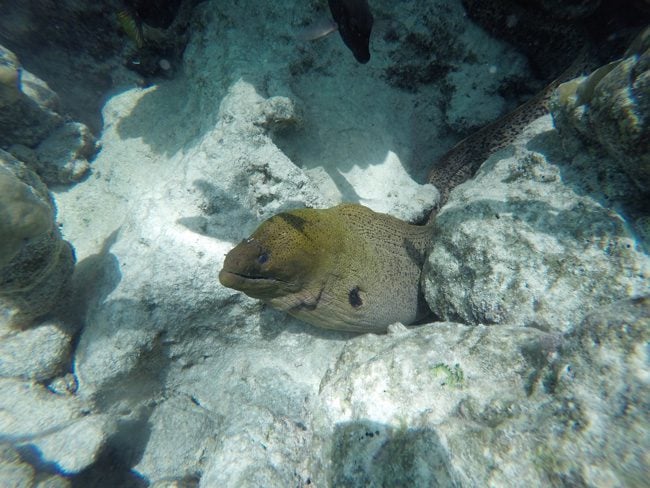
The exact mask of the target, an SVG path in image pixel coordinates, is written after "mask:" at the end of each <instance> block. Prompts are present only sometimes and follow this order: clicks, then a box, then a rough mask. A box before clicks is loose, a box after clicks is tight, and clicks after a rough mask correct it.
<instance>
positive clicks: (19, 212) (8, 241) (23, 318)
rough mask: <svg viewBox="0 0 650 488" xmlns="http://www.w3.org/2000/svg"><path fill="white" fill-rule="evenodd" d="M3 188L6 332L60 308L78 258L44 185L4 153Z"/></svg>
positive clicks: (0, 269)
mask: <svg viewBox="0 0 650 488" xmlns="http://www.w3.org/2000/svg"><path fill="white" fill-rule="evenodd" d="M0 188H2V191H1V192H0V209H1V210H2V213H1V214H0V232H1V233H2V235H3V240H2V244H0V249H2V255H1V256H0V331H4V330H5V329H6V328H7V327H9V326H26V325H29V323H30V322H31V321H32V320H33V319H35V318H36V317H39V316H41V315H44V314H46V313H47V312H49V311H51V310H52V309H53V308H54V307H55V306H57V305H60V303H61V301H62V299H63V297H64V296H65V293H66V291H67V286H68V284H69V281H70V277H71V275H72V269H73V266H74V255H73V252H72V247H71V246H70V244H68V243H67V242H66V241H64V240H63V239H62V238H61V234H60V232H59V229H58V227H57V226H56V225H55V222H54V215H55V212H54V205H53V202H52V200H51V199H50V196H49V193H48V191H47V188H46V187H45V185H43V183H42V182H41V181H40V179H39V178H38V176H36V175H35V174H34V173H33V172H32V171H30V170H29V169H27V168H26V167H25V166H24V165H23V164H22V163H20V162H19V161H17V160H16V159H15V158H13V157H12V156H11V155H10V154H9V153H6V152H5V151H2V150H0ZM5 236H6V237H5Z"/></svg>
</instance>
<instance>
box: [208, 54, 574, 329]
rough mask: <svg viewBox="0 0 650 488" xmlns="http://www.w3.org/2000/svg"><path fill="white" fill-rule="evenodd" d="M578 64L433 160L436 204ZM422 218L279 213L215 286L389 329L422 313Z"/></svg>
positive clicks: (325, 322) (344, 211) (320, 316)
mask: <svg viewBox="0 0 650 488" xmlns="http://www.w3.org/2000/svg"><path fill="white" fill-rule="evenodd" d="M578 61H579V62H578ZM578 61H577V62H576V63H574V65H572V67H570V68H569V69H568V70H567V71H565V73H564V74H563V76H561V77H560V78H559V79H558V80H556V81H554V82H553V83H552V84H551V85H549V86H548V87H547V88H546V89H545V90H544V91H542V92H541V93H540V94H538V95H537V96H536V97H535V98H533V99H531V100H530V101H529V102H528V103H526V104H524V105H522V106H520V107H519V108H517V109H516V110H515V111H514V112H511V113H510V114H507V115H506V116H504V117H502V118H501V119H499V120H497V121H496V122H494V123H492V124H490V125H488V126H487V127H485V128H484V129H481V130H479V131H478V132H476V133H474V134H473V135H471V136H470V137H468V138H466V139H464V140H462V141H461V142H460V143H458V144H457V145H456V146H454V147H453V148H452V149H451V150H450V151H449V152H448V153H447V154H446V155H445V156H443V157H442V159H441V160H440V162H439V164H438V165H437V166H435V167H434V169H433V170H432V172H431V173H430V175H429V181H430V182H432V183H434V185H436V186H437V187H438V189H439V190H440V192H441V195H442V203H440V205H442V204H443V203H444V201H446V199H447V196H448V195H449V192H450V191H451V189H453V188H454V187H455V186H457V185H459V184H461V183H463V182H464V181H466V180H468V179H469V178H471V177H472V176H473V175H474V173H475V172H476V170H477V169H478V168H479V166H480V165H481V163H482V162H483V161H484V160H485V159H486V158H487V157H488V156H489V155H490V154H491V153H492V152H494V151H495V150H497V149H500V148H503V147H505V146H507V145H509V144H510V143H512V141H513V140H514V139H515V137H516V136H517V135H518V134H519V133H520V132H521V131H522V130H523V129H524V128H525V127H526V126H527V125H528V124H529V123H530V122H531V121H532V120H534V119H536V118H537V117H539V116H541V115H543V114H545V113H547V112H548V100H549V97H550V95H551V93H552V92H553V90H554V89H555V87H556V86H557V85H558V84H559V83H560V81H562V80H563V79H568V78H569V77H573V76H570V75H572V74H573V75H575V74H576V72H577V71H578V70H581V69H582V67H583V66H584V64H583V62H582V61H581V60H578ZM434 215H435V211H434V212H432V214H431V216H432V217H433V216H434ZM431 220H432V219H431V218H430V219H429V223H428V224H427V225H413V224H409V223H407V222H404V221H402V220H399V219H396V218H394V217H391V216H388V215H385V214H380V213H377V212H374V211H372V210H370V209H369V208H366V207H364V206H362V205H356V204H343V205H339V206H337V207H333V208H330V209H325V210H317V209H299V210H293V211H290V212H285V213H280V214H278V215H275V216H274V217H271V218H270V219H268V220H267V221H265V222H263V223H262V224H261V225H260V226H259V228H258V229H257V230H256V231H255V232H254V233H253V235H251V236H250V237H249V238H248V239H245V240H244V241H242V242H241V243H240V244H238V245H237V246H235V248H234V249H232V250H231V251H230V252H229V253H228V254H227V255H226V259H225V261H224V265H223V269H222V270H221V272H220V274H219V280H220V281H221V284H222V285H224V286H227V287H229V288H233V289H235V290H239V291H242V292H244V293H245V294H246V295H248V296H250V297H253V298H258V299H260V300H262V301H264V302H266V303H268V304H270V305H271V306H272V307H274V308H277V309H279V310H283V311H285V312H288V313H289V314H291V315H293V316H295V317H297V318H299V319H301V320H304V321H305V322H308V323H310V324H312V325H316V326H318V327H323V328H327V329H337V330H346V331H352V332H374V333H382V332H386V330H387V328H388V326H389V325H390V324H392V323H395V322H402V323H403V324H406V325H409V324H413V323H414V322H416V321H418V320H419V319H422V318H424V317H425V316H426V315H427V314H428V313H430V311H429V309H428V307H427V305H426V303H425V301H424V298H423V295H422V288H421V283H420V275H421V272H422V267H423V265H424V262H425V259H426V256H427V253H428V250H429V247H430V246H431V245H432V242H433V237H434V236H433V226H432V223H431Z"/></svg>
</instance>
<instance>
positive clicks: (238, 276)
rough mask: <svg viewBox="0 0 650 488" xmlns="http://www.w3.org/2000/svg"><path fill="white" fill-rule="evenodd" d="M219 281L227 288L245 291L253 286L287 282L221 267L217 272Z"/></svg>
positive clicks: (270, 285)
mask: <svg viewBox="0 0 650 488" xmlns="http://www.w3.org/2000/svg"><path fill="white" fill-rule="evenodd" d="M219 282H220V283H221V284H222V285H223V286H226V287H228V288H233V289H235V290H239V291H243V292H247V291H249V290H250V289H255V288H267V287H274V286H278V285H282V284H287V282H286V281H284V280H280V279H277V278H272V277H269V276H261V275H250V274H245V273H237V272H235V271H228V270H226V269H222V270H221V271H220V272H219Z"/></svg>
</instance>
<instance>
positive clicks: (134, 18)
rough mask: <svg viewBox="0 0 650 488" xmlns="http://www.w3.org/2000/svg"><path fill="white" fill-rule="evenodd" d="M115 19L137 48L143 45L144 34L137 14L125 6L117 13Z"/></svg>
mask: <svg viewBox="0 0 650 488" xmlns="http://www.w3.org/2000/svg"><path fill="white" fill-rule="evenodd" d="M117 21H118V23H119V24H120V26H121V27H122V29H124V32H126V35H127V36H129V38H130V39H131V40H132V41H133V42H134V43H135V45H136V46H138V49H140V48H142V46H143V45H144V34H143V30H142V22H141V21H140V18H139V17H138V15H137V14H136V13H135V12H134V11H133V10H132V9H128V8H125V9H123V10H120V11H119V12H118V13H117Z"/></svg>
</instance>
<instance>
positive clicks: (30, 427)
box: [0, 379, 114, 473]
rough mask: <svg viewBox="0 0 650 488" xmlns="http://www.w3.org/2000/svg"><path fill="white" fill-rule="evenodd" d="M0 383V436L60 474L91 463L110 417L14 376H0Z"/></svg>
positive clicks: (109, 427)
mask: <svg viewBox="0 0 650 488" xmlns="http://www.w3.org/2000/svg"><path fill="white" fill-rule="evenodd" d="M0 386H1V387H2V391H3V395H2V397H0V411H1V412H2V413H1V414H0V439H3V440H7V441H9V442H11V443H12V444H13V445H14V446H18V447H26V448H33V449H35V450H36V452H37V453H38V454H37V456H38V459H39V461H40V462H44V463H54V464H55V465H56V467H58V468H59V469H60V470H61V471H62V472H63V473H77V472H79V471H81V470H82V469H84V468H86V467H87V466H89V465H90V464H92V463H93V462H94V461H95V458H96V456H97V455H98V453H99V452H100V450H101V449H102V448H103V446H104V444H105V442H106V440H107V438H108V437H109V436H110V434H111V432H112V430H113V428H114V427H113V425H114V422H113V421H112V420H111V419H110V418H108V417H107V416H103V415H92V414H89V413H90V412H89V406H88V405H84V404H83V403H82V402H80V401H79V400H77V399H76V398H74V397H65V396H61V395H57V394H54V393H52V392H50V391H49V390H47V389H45V388H44V387H42V386H40V385H38V384H36V383H30V382H21V381H19V380H14V379H0Z"/></svg>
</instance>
